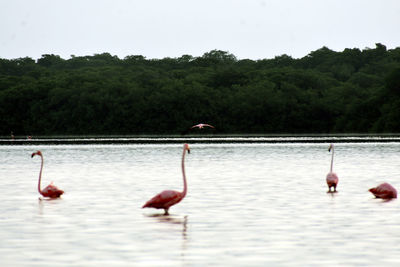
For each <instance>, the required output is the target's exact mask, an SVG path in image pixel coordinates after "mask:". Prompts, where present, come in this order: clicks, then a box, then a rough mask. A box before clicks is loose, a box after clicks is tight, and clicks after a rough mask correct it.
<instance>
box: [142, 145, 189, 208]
mask: <svg viewBox="0 0 400 267" xmlns="http://www.w3.org/2000/svg"><path fill="white" fill-rule="evenodd" d="M186 151H187V152H188V153H189V154H190V148H189V145H188V144H184V145H183V153H182V176H183V191H182V192H178V191H174V190H165V191H162V192H161V193H159V194H157V195H156V196H155V197H153V198H152V199H150V200H149V201H147V202H146V204H144V205H143V207H142V208H156V209H164V211H165V213H164V215H168V209H169V208H170V207H171V206H173V205H175V204H178V203H179V202H180V201H181V200H182V199H183V198H184V197H185V196H186V193H187V183H186V175H185V154H186Z"/></svg>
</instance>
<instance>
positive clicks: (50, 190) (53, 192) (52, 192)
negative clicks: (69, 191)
mask: <svg viewBox="0 0 400 267" xmlns="http://www.w3.org/2000/svg"><path fill="white" fill-rule="evenodd" d="M35 155H39V156H40V158H41V159H42V163H41V165H40V172H39V182H38V191H39V193H40V194H41V195H42V196H44V197H49V198H58V197H60V196H61V195H62V194H64V191H62V190H61V189H58V188H57V187H56V186H55V185H53V182H51V183H50V184H49V185H48V186H46V187H45V189H43V190H41V189H40V181H41V180H42V170H43V155H42V152H40V151H39V150H38V151H36V152H35V153H32V156H31V157H32V158H33V157H34V156H35Z"/></svg>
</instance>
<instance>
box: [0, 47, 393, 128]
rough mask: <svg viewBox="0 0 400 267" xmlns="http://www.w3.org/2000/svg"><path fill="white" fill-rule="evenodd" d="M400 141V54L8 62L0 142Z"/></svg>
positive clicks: (0, 101)
mask: <svg viewBox="0 0 400 267" xmlns="http://www.w3.org/2000/svg"><path fill="white" fill-rule="evenodd" d="M200 122H203V123H210V124H212V125H214V126H215V127H216V129H217V130H216V132H217V133H221V134H282V133H288V134H305V133H321V134H327V133H398V132H400V47H399V48H395V49H387V48H386V46H385V45H383V44H379V43H378V44H376V47H375V48H365V49H363V50H360V49H358V48H353V49H345V50H343V51H342V52H336V51H333V50H330V49H329V48H327V47H322V48H320V49H318V50H316V51H312V52H310V53H309V54H308V55H307V56H305V57H303V58H298V59H295V58H292V57H290V56H288V55H281V56H276V57H275V58H273V59H261V60H250V59H241V60H238V59H237V58H236V57H235V56H234V55H233V54H230V53H229V52H226V51H221V50H212V51H210V52H207V53H205V54H204V55H202V56H200V57H193V56H190V55H183V56H181V57H179V58H163V59H146V58H145V57H143V56H140V55H133V56H127V57H125V58H123V59H120V58H118V57H117V56H112V55H110V54H109V53H102V54H95V55H93V56H71V58H70V59H63V58H61V57H60V56H57V55H53V54H46V55H42V57H41V58H39V59H37V60H34V59H32V58H29V57H24V58H17V59H10V60H9V59H0V135H3V136H4V135H9V133H10V132H11V131H13V132H14V134H16V135H34V136H35V135H69V134H72V135H89V134H90V135H97V134H100V135H119V134H121V135H122V134H123V135H125V134H127V135H130V134H132V135H133V134H180V133H182V132H185V130H187V129H188V128H189V127H190V126H191V125H194V124H197V123H200Z"/></svg>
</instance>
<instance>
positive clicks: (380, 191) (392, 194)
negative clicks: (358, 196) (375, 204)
mask: <svg viewBox="0 0 400 267" xmlns="http://www.w3.org/2000/svg"><path fill="white" fill-rule="evenodd" d="M369 191H370V192H371V193H372V194H374V196H375V197H376V198H383V199H389V198H397V191H396V189H395V188H394V187H393V186H391V185H390V184H388V183H383V184H380V185H378V186H377V187H374V188H371V189H369Z"/></svg>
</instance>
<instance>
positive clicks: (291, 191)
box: [0, 140, 400, 266]
mask: <svg viewBox="0 0 400 267" xmlns="http://www.w3.org/2000/svg"><path fill="white" fill-rule="evenodd" d="M232 141H233V142H231V143H229V142H227V143H219V142H210V143H207V142H202V143H193V144H189V145H190V147H191V153H190V154H189V155H187V156H186V174H187V178H188V194H187V196H186V198H185V199H184V200H183V201H182V202H181V203H179V204H178V205H176V206H173V207H172V208H171V209H170V215H169V216H159V215H161V214H163V211H162V210H155V209H141V206H142V205H143V204H144V203H145V202H146V201H147V200H148V199H150V198H151V197H153V196H154V195H155V194H157V193H159V192H160V191H162V190H165V189H174V190H180V191H181V190H182V187H183V184H182V175H181V170H180V161H181V155H182V147H183V144H176V143H168V144H164V143H148V144H140V143H134V144H90V143H89V144H79V145H74V144H67V145H65V144H63V145H48V144H41V143H38V144H27V145H25V144H24V145H2V146H0V159H1V160H0V178H1V179H0V189H1V192H2V193H1V194H0V202H1V205H0V263H1V266H50V265H51V266H400V202H399V200H392V201H387V202H384V201H382V200H379V199H375V198H374V197H373V196H372V194H370V193H369V192H368V189H369V188H370V187H373V186H376V185H378V184H379V183H381V182H389V183H391V184H392V185H393V186H394V187H396V188H397V189H400V168H399V162H400V143H399V142H384V143H381V142H366V143H363V142H350V143H348V142H342V143H341V142H339V141H338V142H337V143H336V144H335V161H334V171H335V172H336V173H337V174H338V176H339V185H338V188H337V189H338V191H339V192H338V193H337V194H327V193H326V191H327V189H328V188H327V185H326V182H325V177H326V174H327V173H328V171H329V165H330V158H331V154H330V153H329V152H328V146H329V143H327V142H313V143H304V142H296V140H293V142H292V143H289V142H288V143H263V142H257V143H251V142H249V143H246V142H241V143H235V142H234V140H232ZM38 149H40V150H41V151H42V152H43V155H44V172H43V178H42V187H44V186H46V185H47V184H48V183H50V182H51V181H54V184H55V185H57V186H58V187H60V188H61V189H63V190H64V191H65V194H64V195H63V196H62V198H61V199H57V200H50V201H48V200H39V199H38V197H39V194H38V192H37V179H38V173H39V168H40V158H39V157H34V158H31V157H30V155H31V153H32V152H35V151H36V150H38Z"/></svg>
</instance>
